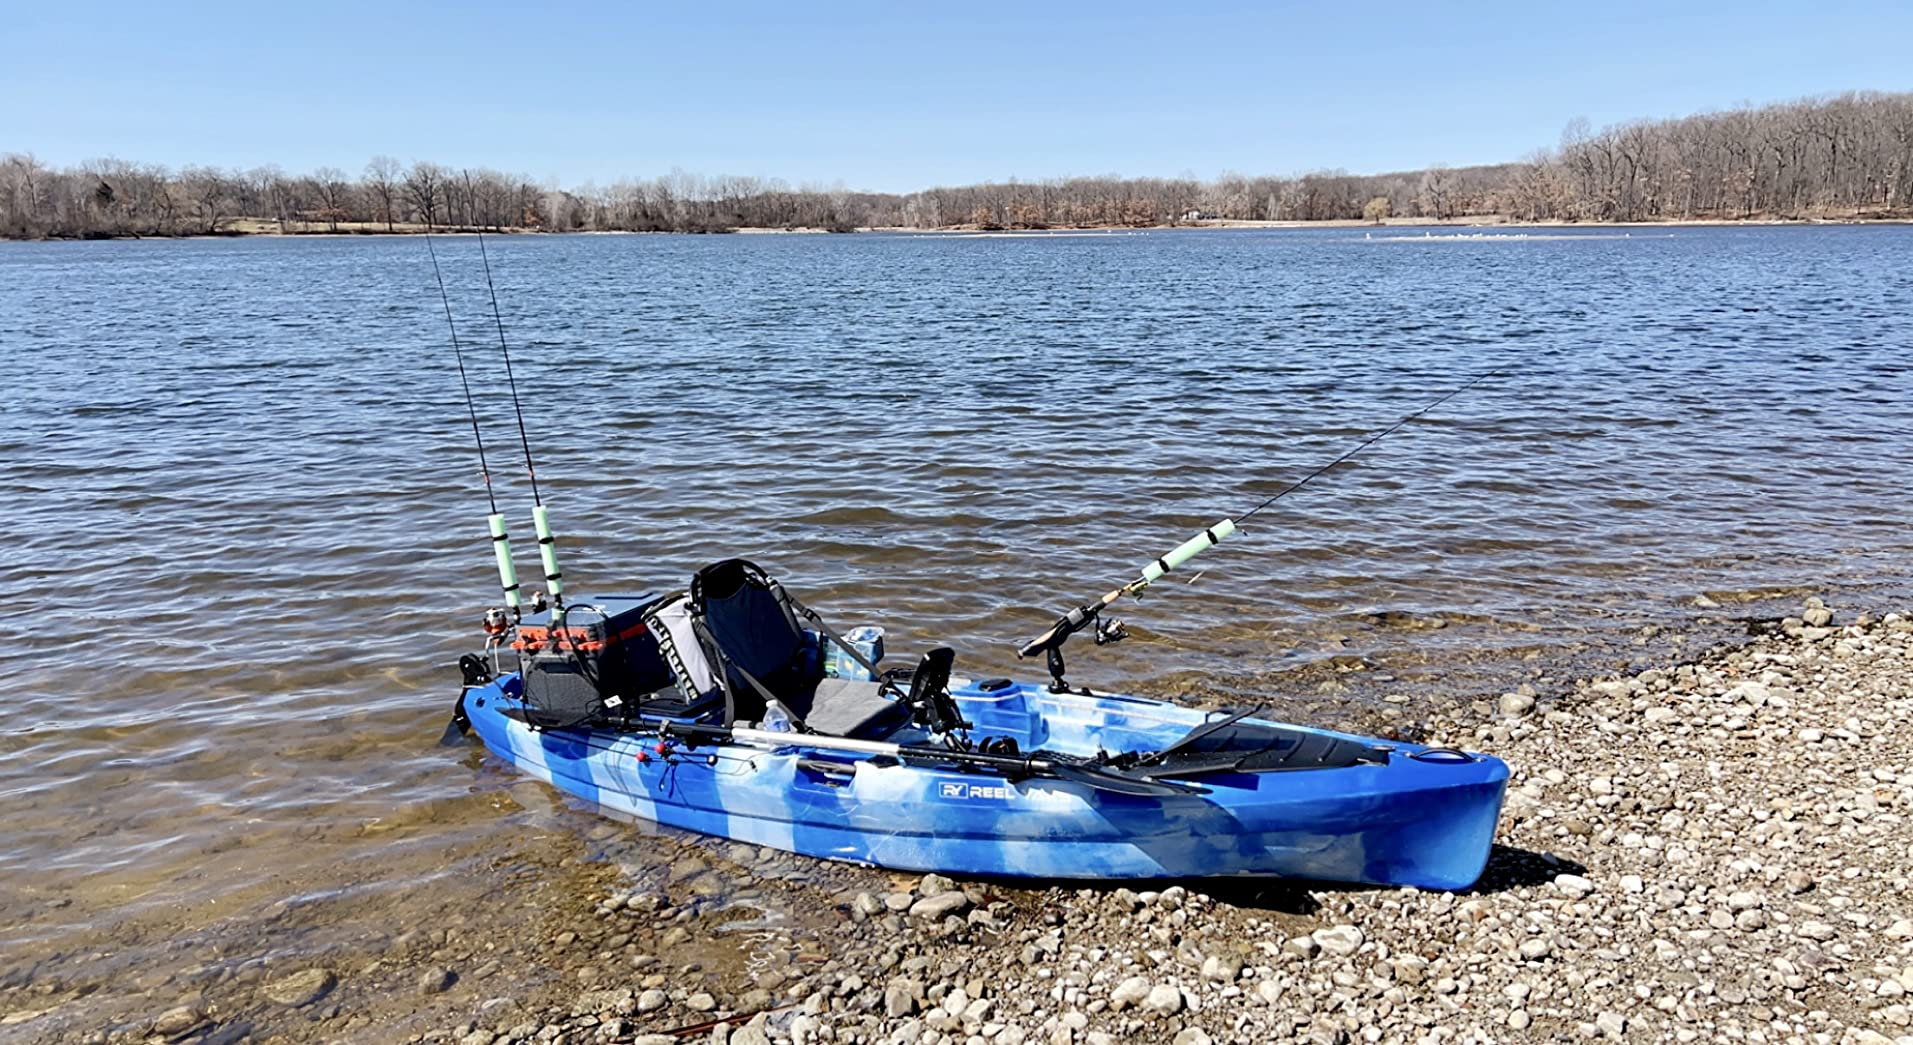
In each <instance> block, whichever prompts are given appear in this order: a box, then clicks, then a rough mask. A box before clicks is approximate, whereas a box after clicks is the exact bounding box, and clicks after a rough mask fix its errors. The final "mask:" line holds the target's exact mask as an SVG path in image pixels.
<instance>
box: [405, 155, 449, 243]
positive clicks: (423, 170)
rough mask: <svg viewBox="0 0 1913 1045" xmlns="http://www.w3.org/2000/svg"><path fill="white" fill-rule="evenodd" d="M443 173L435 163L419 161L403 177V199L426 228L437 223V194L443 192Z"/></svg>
mask: <svg viewBox="0 0 1913 1045" xmlns="http://www.w3.org/2000/svg"><path fill="white" fill-rule="evenodd" d="M445 180H446V179H445V171H444V169H443V168H441V167H439V165H438V164H436V163H427V162H425V161H423V160H419V161H417V162H415V163H413V164H412V169H411V171H410V172H409V173H407V174H406V175H405V198H406V200H407V202H409V203H411V205H412V210H413V211H414V212H415V213H417V214H418V216H419V220H421V221H423V222H424V223H425V226H426V227H427V228H430V227H432V226H433V225H435V224H437V223H438V211H439V194H440V193H441V192H443V191H444V186H445Z"/></svg>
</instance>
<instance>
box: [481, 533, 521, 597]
mask: <svg viewBox="0 0 1913 1045" xmlns="http://www.w3.org/2000/svg"><path fill="white" fill-rule="evenodd" d="M485 521H486V522H487V523H488V524H490V526H491V530H492V554H494V555H496V556H497V557H498V586H499V587H501V588H503V589H505V605H506V606H508V607H510V608H512V609H514V610H516V609H517V608H518V567H516V566H514V565H512V561H511V538H510V537H508V536H506V535H505V517H504V516H503V515H501V514H499V513H497V512H493V513H492V514H491V515H489V516H486V517H485Z"/></svg>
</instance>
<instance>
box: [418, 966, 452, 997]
mask: <svg viewBox="0 0 1913 1045" xmlns="http://www.w3.org/2000/svg"><path fill="white" fill-rule="evenodd" d="M456 982H458V977H457V976H456V975H454V974H453V972H452V970H450V969H447V968H445V967H443V966H434V967H432V968H430V969H427V970H425V971H424V972H421V973H419V974H418V992H419V993H420V994H443V993H445V991H447V990H449V989H450V988H451V986H452V984H454V983H456Z"/></svg>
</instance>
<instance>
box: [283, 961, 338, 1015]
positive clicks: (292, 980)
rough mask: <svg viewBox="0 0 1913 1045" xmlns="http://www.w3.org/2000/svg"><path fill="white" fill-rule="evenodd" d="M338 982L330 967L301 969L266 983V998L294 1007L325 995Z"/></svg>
mask: <svg viewBox="0 0 1913 1045" xmlns="http://www.w3.org/2000/svg"><path fill="white" fill-rule="evenodd" d="M338 982H339V978H338V977H337V976H334V975H332V971H331V970H330V969H302V970H300V971H299V972H295V973H292V974H290V975H287V976H281V977H279V978H278V979H276V980H273V981H272V982H270V983H268V984H266V991H265V993H266V1000H268V1001H270V1002H273V1003H274V1004H276V1005H284V1006H286V1007H287V1008H292V1009H296V1008H298V1007H300V1006H302V1005H310V1004H312V1003H313V1002H315V1001H318V1000H319V999H320V998H323V997H325V996H326V994H327V993H328V992H330V991H331V990H332V988H333V987H335V986H337V985H338Z"/></svg>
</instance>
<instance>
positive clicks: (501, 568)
mask: <svg viewBox="0 0 1913 1045" xmlns="http://www.w3.org/2000/svg"><path fill="white" fill-rule="evenodd" d="M425 252H426V254H428V255H430V256H431V259H432V278H433V279H434V280H436V281H437V282H438V299H439V302H440V303H441V304H443V305H444V306H445V327H446V329H447V330H449V331H451V334H452V355H453V357H454V358H456V359H457V360H458V383H459V386H460V387H462V388H463V389H464V390H465V410H466V412H467V413H468V414H470V415H471V419H472V441H473V442H474V443H476V444H478V468H479V474H480V475H481V476H483V477H484V480H485V502H486V503H487V504H489V505H490V506H491V510H492V511H491V514H490V515H489V516H487V517H486V519H485V523H486V525H487V526H488V527H489V528H490V530H491V535H492V553H493V555H494V557H495V558H496V559H497V560H498V584H499V587H500V588H502V589H503V590H504V593H505V606H506V608H507V609H509V610H510V611H511V615H512V618H513V619H514V620H515V619H517V618H518V616H519V614H520V610H519V602H520V599H519V591H518V567H517V566H516V565H515V564H514V563H513V562H512V556H511V537H510V536H509V535H508V534H507V533H506V532H505V514H504V513H503V512H501V511H499V510H498V496H497V494H495V493H493V492H492V471H491V466H490V465H489V464H487V463H486V461H485V437H484V436H483V435H482V434H480V433H479V429H478V404H477V401H476V400H474V399H473V398H472V382H471V379H470V378H469V377H468V376H466V373H465V351H464V349H463V348H461V347H460V346H459V343H458V324H457V323H455V322H453V321H452V298H451V295H450V294H447V293H446V292H445V274H444V272H442V271H440V269H439V267H438V251H437V250H436V249H434V248H433V246H432V230H431V227H430V226H427V227H426V230H425ZM493 624H494V622H493V621H491V620H490V619H489V617H488V618H487V620H486V630H487V631H491V630H492V628H493ZM499 624H500V627H499V632H500V633H502V631H503V628H502V622H499Z"/></svg>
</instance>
